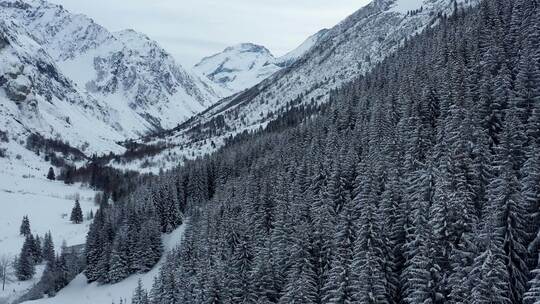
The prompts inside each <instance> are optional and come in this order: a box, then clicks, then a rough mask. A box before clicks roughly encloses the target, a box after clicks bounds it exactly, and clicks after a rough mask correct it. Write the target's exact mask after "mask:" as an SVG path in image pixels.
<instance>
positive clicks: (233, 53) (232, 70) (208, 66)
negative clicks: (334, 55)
mask: <svg viewBox="0 0 540 304" xmlns="http://www.w3.org/2000/svg"><path fill="white" fill-rule="evenodd" d="M324 33H326V30H322V31H320V32H318V33H316V34H315V35H313V36H311V37H309V38H308V39H307V40H306V41H305V42H304V43H302V44H301V45H300V46H299V47H298V48H296V49H294V50H292V51H291V52H289V53H287V54H285V55H284V56H282V57H277V58H276V57H274V55H273V54H272V53H271V52H270V51H269V50H268V49H267V48H266V47H264V46H261V45H256V44H253V43H242V44H238V45H235V46H231V47H228V48H226V49H225V50H223V52H221V53H217V54H214V55H212V56H209V57H205V58H203V59H202V60H201V61H200V62H199V63H197V64H196V65H195V66H194V70H195V71H196V72H198V73H199V74H201V75H203V77H207V78H208V79H209V80H210V81H212V82H213V83H215V84H216V85H217V86H219V87H222V88H224V89H225V90H226V91H227V92H228V93H229V95H232V94H235V93H238V92H241V91H243V90H245V89H248V88H251V87H253V86H254V85H256V84H258V83H259V82H261V81H262V80H264V79H266V78H268V77H269V76H271V75H272V74H274V73H275V72H277V71H279V70H281V69H283V68H285V67H288V66H290V65H291V64H293V63H294V62H295V61H296V60H297V59H298V58H300V57H301V56H302V55H303V54H305V53H306V52H307V51H309V50H310V49H311V47H313V46H314V45H315V44H316V42H317V41H318V40H319V39H320V38H321V37H322V36H323V35H324Z"/></svg>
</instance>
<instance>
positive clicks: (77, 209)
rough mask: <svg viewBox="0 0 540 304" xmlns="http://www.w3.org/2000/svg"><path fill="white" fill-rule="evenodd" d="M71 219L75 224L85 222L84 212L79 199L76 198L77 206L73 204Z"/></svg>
mask: <svg viewBox="0 0 540 304" xmlns="http://www.w3.org/2000/svg"><path fill="white" fill-rule="evenodd" d="M69 220H70V221H71V222H72V223H73V224H80V223H82V222H83V212H82V209H81V204H80V203H79V200H75V206H73V209H72V210H71V216H70V218H69Z"/></svg>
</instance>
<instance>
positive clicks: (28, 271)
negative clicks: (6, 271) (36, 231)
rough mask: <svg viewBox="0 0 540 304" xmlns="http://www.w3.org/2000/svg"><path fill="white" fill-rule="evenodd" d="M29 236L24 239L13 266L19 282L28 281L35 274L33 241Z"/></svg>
mask: <svg viewBox="0 0 540 304" xmlns="http://www.w3.org/2000/svg"><path fill="white" fill-rule="evenodd" d="M31 236H32V235H31V234H30V235H28V236H27V237H26V239H25V241H24V244H23V246H22V248H21V253H20V254H19V257H18V258H17V263H16V265H15V274H16V276H17V279H19V280H20V281H27V280H30V279H31V278H32V277H33V276H34V273H35V266H34V265H35V264H34V263H35V261H34V252H33V246H34V240H33V238H32V237H31Z"/></svg>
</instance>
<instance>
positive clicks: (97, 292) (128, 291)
mask: <svg viewBox="0 0 540 304" xmlns="http://www.w3.org/2000/svg"><path fill="white" fill-rule="evenodd" d="M186 225H187V224H183V225H182V226H180V227H179V228H177V229H176V230H174V231H173V232H172V233H170V234H168V235H164V236H163V247H164V252H165V253H164V254H163V256H162V258H161V260H160V261H159V262H158V264H157V265H156V266H154V268H152V270H150V272H148V273H145V274H136V275H132V276H130V277H128V278H127V279H125V280H123V281H122V282H119V283H117V284H106V285H98V283H95V282H94V283H91V284H88V283H87V282H86V277H85V276H84V275H83V274H80V275H78V276H77V277H76V278H75V279H74V280H73V281H71V283H69V285H68V286H66V287H65V288H63V289H62V290H60V291H59V292H58V294H57V295H56V296H55V297H53V298H48V299H41V300H36V301H30V302H25V303H33V304H48V303H50V304H72V303H78V304H95V303H120V300H122V302H123V303H130V300H131V296H132V295H133V291H134V290H135V288H136V287H137V282H138V280H139V279H141V281H142V283H143V285H144V287H145V288H147V289H149V288H150V287H151V286H152V283H153V280H154V277H155V276H157V274H158V273H159V269H160V268H161V266H162V265H163V263H164V262H165V258H166V256H167V254H166V253H167V252H170V251H171V250H172V249H174V248H176V247H177V246H179V245H180V243H181V241H182V237H183V235H184V231H185V228H186Z"/></svg>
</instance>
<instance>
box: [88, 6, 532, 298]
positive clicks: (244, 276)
mask: <svg viewBox="0 0 540 304" xmlns="http://www.w3.org/2000/svg"><path fill="white" fill-rule="evenodd" d="M458 10H459V11H456V12H455V14H453V15H452V17H444V16H443V18H441V21H440V24H439V25H437V26H435V27H433V28H431V29H427V30H426V31H425V32H424V33H422V34H421V35H418V36H417V37H415V38H413V39H411V40H410V41H408V42H406V43H405V45H404V47H403V48H402V49H401V50H400V51H399V52H398V53H397V54H395V55H392V56H390V57H389V58H388V59H386V60H385V61H384V62H383V63H382V64H380V65H379V66H378V67H377V68H376V69H374V71H373V72H371V73H370V74H368V75H367V76H365V77H362V78H360V79H357V80H355V81H353V82H352V83H350V84H348V85H346V86H344V87H343V88H342V89H340V90H338V91H337V92H334V93H333V94H332V97H331V100H332V101H331V103H330V104H329V105H328V106H323V107H320V108H317V109H315V110H314V109H309V110H307V109H306V110H294V111H291V112H289V113H287V114H285V115H284V116H283V117H281V118H280V119H279V120H278V121H277V122H274V123H272V124H271V125H270V127H269V128H268V129H267V130H266V131H263V132H259V133H256V134H252V135H244V136H242V137H240V138H237V139H236V140H234V141H231V142H230V143H229V144H228V145H227V146H226V147H225V148H224V149H222V150H220V151H219V152H217V153H216V154H214V155H211V156H209V157H206V158H204V159H199V160H197V161H193V162H189V163H187V164H186V165H185V166H182V167H180V168H178V169H177V170H175V171H173V172H169V173H167V174H165V175H162V176H161V177H160V178H159V180H156V181H153V182H152V183H151V184H149V185H146V186H144V187H142V188H141V189H139V191H138V192H137V193H136V194H134V195H133V197H132V199H131V202H130V203H126V204H124V205H120V204H118V205H114V206H109V207H107V208H104V209H102V210H101V211H100V214H99V215H96V218H99V216H102V217H103V218H104V219H105V220H104V221H103V222H101V223H105V224H96V223H100V221H98V220H96V222H95V223H94V225H93V229H92V230H91V234H89V238H88V240H89V243H88V244H87V246H89V247H88V248H90V249H92V248H93V247H92V244H94V243H92V242H93V241H94V240H95V237H94V236H95V235H96V234H97V235H103V231H106V232H109V234H106V235H107V238H106V240H107V241H105V243H106V244H108V245H107V246H109V247H99V248H101V249H100V250H99V252H105V254H107V253H108V252H110V250H112V252H113V253H114V252H116V253H117V254H120V255H123V254H125V255H126V256H128V257H130V256H131V255H130V254H133V253H132V252H131V251H130V250H132V248H138V247H133V246H127V247H128V248H124V249H122V248H121V247H119V246H120V245H118V246H116V245H115V244H123V243H124V242H123V241H122V238H125V237H126V235H127V236H128V238H129V235H130V232H134V231H138V229H139V228H140V227H145V228H146V229H150V230H151V231H154V232H155V231H158V230H161V231H170V229H172V228H174V227H175V226H176V225H178V224H179V223H180V222H181V220H182V218H183V214H185V215H187V216H189V225H188V228H187V231H186V236H185V239H184V241H183V243H182V245H181V246H180V247H179V248H178V249H177V250H176V251H175V252H174V253H173V254H171V255H170V256H169V257H168V262H167V264H166V265H165V266H164V267H162V270H161V274H160V276H159V277H158V278H156V280H155V282H154V285H153V286H151V289H150V290H149V292H148V294H147V293H146V291H145V290H143V289H142V288H138V289H137V290H136V291H135V294H134V298H133V303H137V304H146V303H155V304H161V303H163V304H164V303H540V269H539V268H538V267H539V265H538V258H539V255H538V253H539V245H540V4H539V3H537V1H534V0H515V1H504V0H486V1H483V2H482V3H481V4H480V5H479V6H478V7H476V8H467V9H465V10H462V9H458ZM151 202H154V203H153V204H152V203H151ZM171 203H172V205H167V204H171ZM120 206H121V207H120ZM137 214H138V216H137ZM148 214H150V216H148ZM141 218H144V219H145V220H146V221H148V222H150V223H151V225H149V224H148V223H147V224H144V222H143V223H142V224H141V221H140V219H141ZM131 223H135V224H133V225H132V224H131ZM100 225H101V226H100ZM113 231H116V233H113ZM141 233H142V231H141ZM150 234H152V233H150ZM115 235H116V237H115ZM142 239H144V237H143V238H142ZM128 244H129V243H128ZM96 248H97V247H96ZM110 248H112V249H110ZM140 248H148V246H146V247H145V246H142V247H140ZM105 249H106V250H105ZM156 250H157V251H159V248H157V249H156ZM92 252H94V251H92V250H90V251H88V254H89V256H88V257H89V259H88V263H89V264H88V265H89V266H88V269H87V273H88V274H92V275H93V276H92V277H90V276H89V278H91V279H97V280H99V279H104V280H105V281H107V280H112V278H111V277H110V275H111V269H112V268H111V267H112V265H114V263H113V261H115V258H114V256H113V257H112V258H108V259H106V260H107V261H109V262H110V263H105V264H106V266H104V267H105V268H101V270H100V268H99V267H97V268H95V269H97V270H95V272H93V271H94V268H92V267H94V266H96V265H100V264H99V259H97V260H93V259H94V257H93V256H92V255H91V254H92ZM96 252H97V251H96ZM126 252H127V253H126ZM130 252H131V253H130ZM133 261H136V259H134V260H133ZM107 267H109V268H107ZM126 267H128V269H131V270H132V271H136V270H137V269H139V267H140V265H139V264H131V263H130V264H129V266H126ZM103 269H108V272H107V271H106V270H103ZM106 273H108V274H109V276H108V275H107V274H106ZM146 287H147V288H150V286H146Z"/></svg>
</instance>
